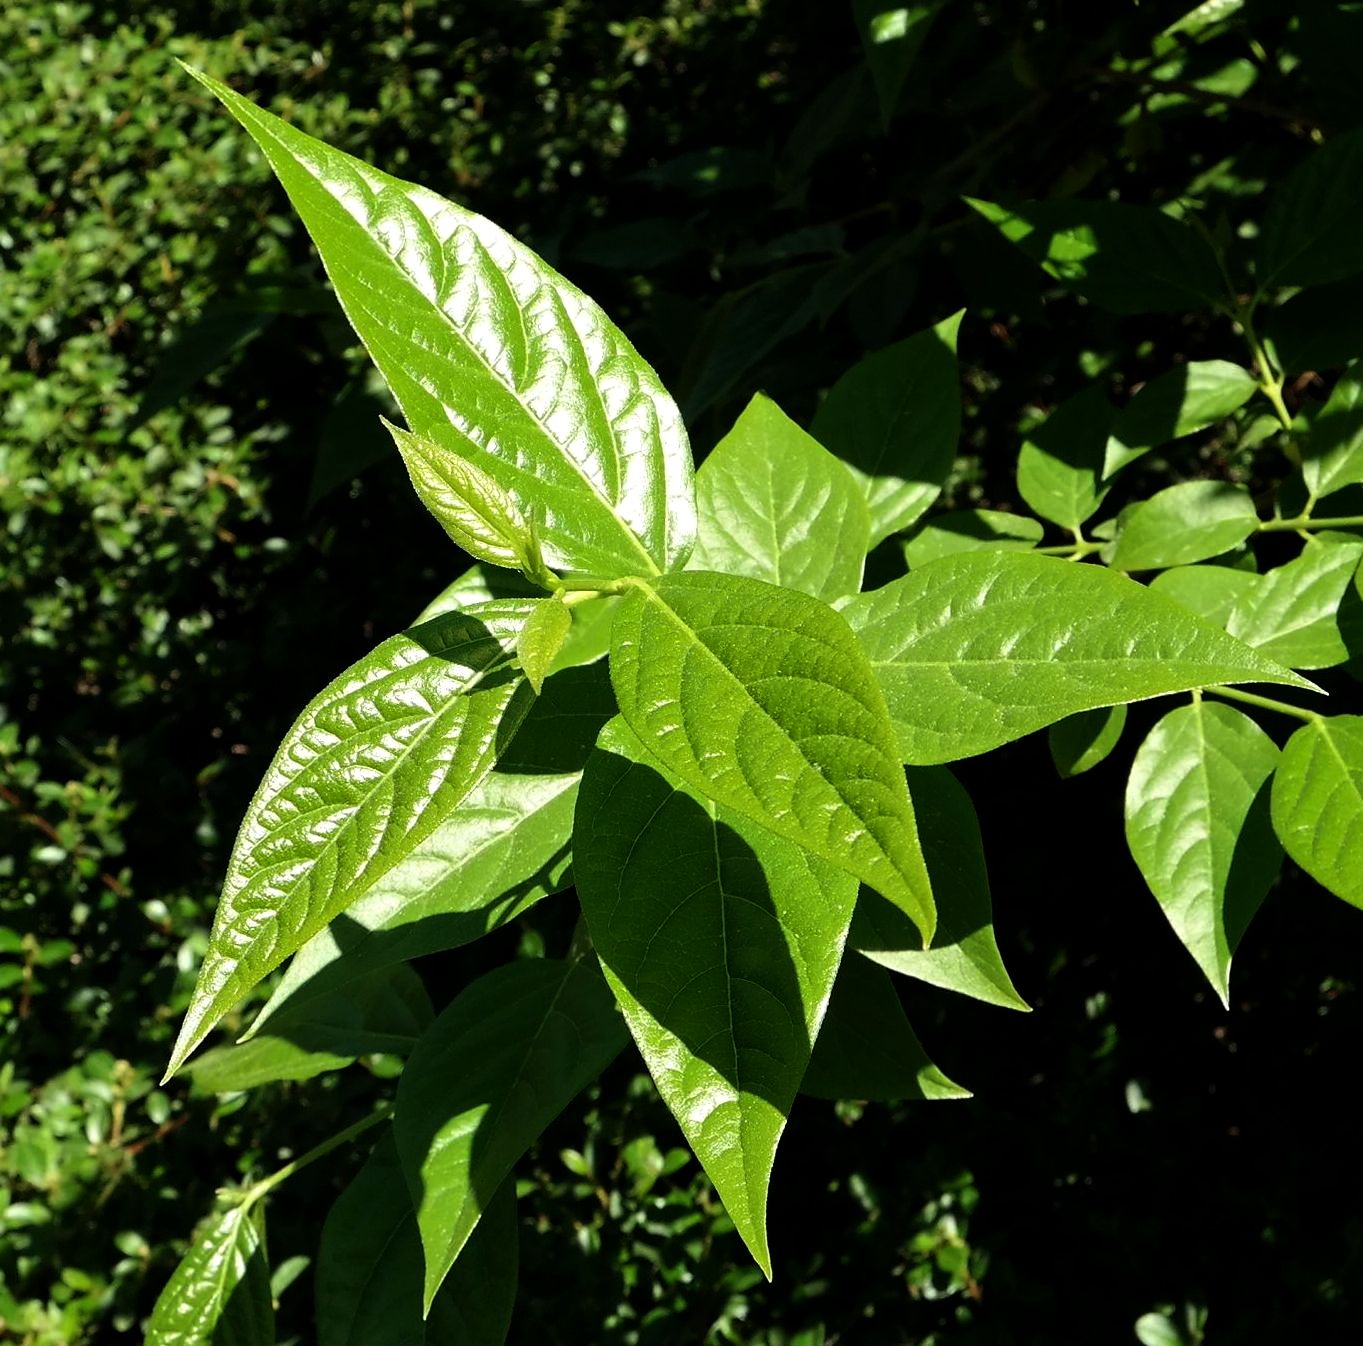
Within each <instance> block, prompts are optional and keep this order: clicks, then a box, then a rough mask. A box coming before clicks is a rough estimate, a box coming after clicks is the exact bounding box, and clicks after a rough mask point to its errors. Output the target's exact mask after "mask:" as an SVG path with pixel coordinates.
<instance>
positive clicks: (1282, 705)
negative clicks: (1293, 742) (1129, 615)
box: [1202, 687, 1320, 724]
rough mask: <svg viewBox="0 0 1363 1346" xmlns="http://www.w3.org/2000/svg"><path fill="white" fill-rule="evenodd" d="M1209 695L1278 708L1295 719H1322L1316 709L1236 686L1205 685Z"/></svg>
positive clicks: (1279, 712)
mask: <svg viewBox="0 0 1363 1346" xmlns="http://www.w3.org/2000/svg"><path fill="white" fill-rule="evenodd" d="M1202 690H1203V691H1204V692H1206V694H1207V695H1208V696H1220V697H1224V698H1225V699H1226V700H1227V701H1243V702H1244V703H1245V705H1247V706H1258V707H1260V709H1262V710H1276V711H1277V712H1278V714H1280V715H1290V716H1291V717H1292V718H1293V719H1294V720H1305V721H1306V722H1307V724H1310V723H1311V722H1312V721H1313V720H1318V719H1320V716H1319V715H1318V714H1317V713H1316V712H1315V711H1314V710H1303V709H1302V708H1301V707H1300V706H1291V705H1288V703H1287V702H1286V701H1275V700H1274V699H1273V698H1272V697H1271V696H1260V695H1259V694H1258V693H1257V692H1242V691H1240V690H1239V689H1238V688H1236V687H1204V688H1203V689H1202Z"/></svg>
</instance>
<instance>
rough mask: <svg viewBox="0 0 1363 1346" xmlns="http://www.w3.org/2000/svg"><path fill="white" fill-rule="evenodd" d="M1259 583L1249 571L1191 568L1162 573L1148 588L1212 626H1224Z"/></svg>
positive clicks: (1259, 579) (1214, 567)
mask: <svg viewBox="0 0 1363 1346" xmlns="http://www.w3.org/2000/svg"><path fill="white" fill-rule="evenodd" d="M1260 581H1261V577H1260V576H1259V575H1256V574H1255V573H1254V572H1253V571H1252V570H1232V569H1231V567H1230V566H1206V565H1193V566H1175V567H1174V568H1173V569H1172V570H1163V571H1161V572H1160V573H1159V574H1158V575H1156V576H1155V577H1154V579H1152V580H1151V581H1150V586H1149V587H1150V588H1151V589H1152V590H1153V591H1154V592H1155V593H1158V594H1163V595H1164V597H1166V598H1171V599H1173V601H1174V602H1175V603H1177V604H1178V605H1179V606H1180V607H1184V608H1187V609H1188V611H1189V612H1195V613H1197V615H1198V616H1199V617H1202V618H1204V619H1205V620H1207V621H1209V622H1211V623H1212V624H1213V625H1214V626H1225V624H1226V623H1227V622H1228V621H1230V615H1231V611H1232V610H1233V609H1234V607H1235V605H1236V604H1237V603H1238V602H1239V601H1240V599H1242V598H1243V597H1244V596H1245V595H1246V594H1251V593H1253V592H1254V590H1255V589H1256V588H1258V586H1259V583H1260Z"/></svg>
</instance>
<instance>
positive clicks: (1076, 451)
mask: <svg viewBox="0 0 1363 1346" xmlns="http://www.w3.org/2000/svg"><path fill="white" fill-rule="evenodd" d="M1115 415H1116V412H1115V411H1114V410H1113V408H1112V403H1110V402H1109V401H1108V400H1107V397H1106V396H1105V395H1104V393H1103V390H1102V389H1101V388H1097V387H1089V388H1085V389H1084V390H1083V392H1081V393H1077V394H1076V395H1075V396H1074V397H1071V398H1069V399H1068V400H1066V401H1064V402H1062V403H1061V404H1060V405H1059V406H1058V407H1056V409H1055V410H1054V411H1053V412H1051V414H1050V416H1048V417H1047V418H1046V420H1045V421H1043V422H1042V423H1041V425H1039V426H1038V427H1037V428H1036V429H1035V430H1033V431H1032V433H1031V435H1030V436H1029V437H1028V439H1027V441H1026V443H1024V444H1023V446H1022V450H1021V452H1020V453H1019V454H1018V490H1019V492H1020V493H1021V495H1022V498H1023V499H1024V500H1025V501H1026V502H1027V503H1028V504H1029V505H1030V506H1031V507H1032V508H1033V509H1034V510H1036V512H1037V513H1038V514H1040V515H1041V517H1042V518H1043V519H1050V520H1051V522H1052V523H1058V524H1060V526H1061V527H1062V528H1078V527H1079V525H1080V524H1081V523H1083V522H1084V521H1085V520H1086V519H1088V518H1089V517H1090V516H1091V515H1092V514H1093V513H1094V511H1095V510H1096V509H1097V508H1098V506H1099V505H1101V504H1102V503H1103V498H1104V497H1105V496H1106V495H1107V491H1108V488H1107V486H1106V485H1105V484H1104V483H1103V454H1104V452H1105V450H1106V448H1107V442H1108V434H1109V432H1110V430H1111V427H1112V422H1113V418H1114V416H1115Z"/></svg>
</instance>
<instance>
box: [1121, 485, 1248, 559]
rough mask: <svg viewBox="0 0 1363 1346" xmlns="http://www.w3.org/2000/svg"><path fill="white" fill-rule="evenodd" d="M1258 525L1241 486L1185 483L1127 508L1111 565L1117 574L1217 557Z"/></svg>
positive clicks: (1123, 515)
mask: <svg viewBox="0 0 1363 1346" xmlns="http://www.w3.org/2000/svg"><path fill="white" fill-rule="evenodd" d="M1258 527H1259V516H1258V514H1257V513H1256V512H1255V509H1254V500H1253V498H1252V497H1251V496H1250V493H1249V492H1248V491H1247V490H1246V489H1245V488H1244V487H1243V486H1231V485H1229V484H1228V483H1226V482H1224V481H1185V482H1180V483H1179V484H1178V485H1177V486H1166V487H1165V489H1164V490H1162V491H1157V492H1156V493H1155V494H1154V495H1152V496H1151V497H1150V499H1149V500H1143V501H1141V503H1140V504H1138V505H1133V506H1132V507H1131V508H1130V509H1129V510H1123V511H1122V515H1121V527H1120V528H1119V530H1118V532H1117V540H1116V543H1115V544H1114V546H1113V549H1112V559H1111V562H1110V564H1112V565H1113V566H1115V567H1116V569H1118V570H1162V569H1164V568H1165V567H1166V566H1182V565H1190V564H1191V563H1192V562H1194V561H1205V560H1206V559H1207V558H1208V557H1209V556H1219V555H1220V554H1221V553H1222V552H1226V551H1229V550H1230V549H1231V548H1232V547H1236V546H1239V544H1240V543H1242V542H1243V541H1244V540H1245V539H1246V538H1248V537H1252V536H1253V535H1254V533H1255V532H1256V531H1257V530H1258Z"/></svg>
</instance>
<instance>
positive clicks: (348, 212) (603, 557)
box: [191, 71, 695, 575]
mask: <svg viewBox="0 0 1363 1346" xmlns="http://www.w3.org/2000/svg"><path fill="white" fill-rule="evenodd" d="M191 73H192V74H194V76H195V78H196V79H198V80H199V82H200V83H202V84H203V85H204V86H205V87H206V88H208V89H209V90H211V91H212V92H213V93H214V94H215V95H217V97H218V98H220V99H221V100H222V102H223V103H224V104H225V105H226V106H227V108H228V109H229V110H230V111H231V112H232V114H233V115H234V116H235V117H236V118H237V120H238V121H240V122H241V124H242V125H243V126H244V127H245V128H246V130H247V131H248V132H249V133H250V134H251V136H252V137H253V138H254V139H255V141H256V143H257V144H258V145H259V146H260V148H261V149H262V150H263V151H264V153H265V157H266V158H267V159H268V160H269V161H270V166H271V167H272V168H273V169H274V171H275V173H276V175H277V176H278V177H279V180H280V182H281V183H283V185H284V188H285V190H286V191H287V192H288V193H289V198H290V200H291V201H292V202H293V205H294V208H295V209H296V210H297V211H298V213H299V215H300V216H301V217H302V220H303V223H304V225H306V227H307V230H308V232H309V233H310V234H311V235H312V238H313V241H314V243H315V244H316V245H317V248H318V251H319V252H320V253H321V254H322V261H323V263H324V264H325V266H326V268H327V273H328V275H329V276H330V278H331V282H332V284H333V285H334V286H335V287H336V293H337V297H338V298H339V299H340V301H341V306H342V307H343V308H344V309H345V312H346V316H347V317H348V318H349V319H350V322H351V324H352V326H353V327H354V328H355V330H356V332H357V333H358V334H359V336H360V339H361V340H362V341H363V342H364V344H365V346H366V347H367V348H368V349H369V352H370V354H371V355H372V356H373V358H374V361H375V363H376V364H377V365H378V367H379V369H380V371H381V372H382V373H383V376H384V378H385V380H386V381H387V383H388V386H389V387H390V388H391V389H392V392H393V396H394V397H395V398H396V399H397V402H398V405H399V406H400V407H401V408H402V412H403V415H404V416H405V417H406V419H407V424H408V425H409V426H410V428H411V430H412V431H413V433H415V434H417V435H421V436H423V437H425V438H426V439H429V440H431V441H433V442H434V443H435V444H436V445H438V446H439V447H440V448H441V449H442V450H444V451H446V452H447V453H449V454H450V455H451V456H452V457H453V458H459V459H465V460H467V461H469V462H471V463H473V464H474V466H475V467H477V468H481V469H482V470H483V472H485V473H486V474H487V475H488V476H489V477H491V478H492V479H493V480H494V481H496V482H497V483H498V484H499V485H500V486H501V487H502V488H503V490H504V491H505V492H506V493H507V495H508V496H509V497H510V498H511V500H512V501H513V502H514V503H515V505H516V506H517V508H518V509H519V510H520V513H521V514H522V515H523V516H524V517H525V518H526V519H528V520H529V521H530V522H531V523H532V524H533V525H534V527H535V531H536V533H537V534H538V536H539V537H540V539H541V541H542V543H543V546H544V554H545V559H546V561H547V562H548V563H549V564H550V565H551V566H554V567H556V568H568V569H576V570H587V571H593V572H599V573H605V574H609V575H618V574H643V575H649V574H653V573H655V572H657V571H659V570H665V569H668V568H671V567H674V566H677V565H680V564H681V563H682V562H683V561H684V560H685V559H686V556H687V554H688V552H689V551H690V548H691V541H692V535H693V532H694V523H695V515H694V509H693V506H692V500H691V460H690V451H689V449H688V447H687V441H686V432H685V430H684V428H683V426H682V422H681V417H680V415H679V413H678V411H677V408H676V405H675V404H674V403H673V401H672V399H671V398H670V397H669V396H668V394H667V392H666V391H665V390H664V389H663V386H662V384H661V383H660V382H659V381H658V378H657V375H655V374H654V373H653V371H652V370H651V369H650V368H649V367H648V365H647V364H645V363H644V361H643V360H642V359H641V358H640V356H639V355H638V353H637V352H636V351H635V350H634V348H633V347H632V346H631V345H630V343H629V341H628V340H627V339H626V338H625V337H624V335H623V334H622V333H621V332H620V331H619V330H618V329H617V328H616V327H615V326H614V325H613V324H612V323H611V322H610V320H609V319H608V318H607V317H606V316H605V314H604V313H602V312H601V310H600V309H599V308H598V307H597V306H596V305H595V304H594V303H592V301H591V300H590V299H588V298H587V297H586V295H584V294H583V293H582V292H581V291H580V290H579V289H577V287H576V286H574V285H571V284H569V283H568V282H567V281H566V280H564V279H563V277H562V276H560V275H558V274H557V273H556V272H555V271H553V270H552V269H551V268H550V267H548V266H546V265H545V264H544V262H542V261H541V260H540V259H539V258H538V257H536V256H535V254H534V253H532V252H531V251H530V250H529V249H528V248H526V247H524V246H523V245H521V244H520V243H518V242H516V240H515V239H513V238H512V237H511V236H510V235H509V234H507V233H505V232H504V231H503V230H501V229H499V228H497V226H496V225H494V224H492V223H491V221H489V220H485V219H483V218H482V217H481V216H479V215H475V214H473V213H472V212H470V211H468V210H465V209H463V208H462V207H460V206H456V205H454V204H453V203H451V202H449V201H445V200H442V199H441V198H440V197H438V196H436V195H435V194H434V193H433V192H429V191H427V190H425V189H424V188H422V187H416V186H413V185H412V184H410V183H406V182H403V181H402V180H400V179H399V178H394V177H390V176H389V175H388V174H387V173H381V172H379V171H378V170H377V169H374V168H371V167H370V166H369V165H368V164H365V163H362V162H361V161H360V160H358V159H354V158H351V156H350V155H348V154H343V153H342V152H341V151H340V150H336V149H332V148H331V147H330V146H328V145H325V144H323V143H322V142H321V141H319V140H315V139H313V138H312V137H311V136H308V135H305V134H304V133H303V132H302V131H299V130H298V129H297V128H295V127H293V126H290V125H289V124H288V123H287V122H285V121H281V120H280V119H279V118H278V117H275V116H274V115H272V114H271V113H268V112H266V111H264V110H263V109H262V108H259V107H257V106H256V105H255V104H254V103H252V102H251V101H250V100H249V99H246V98H243V97H242V96H241V95H240V94H237V93H233V92H232V90H231V89H229V88H227V87H226V86H225V85H223V84H220V83H219V82H218V81H217V80H212V79H209V78H208V77H207V76H205V75H202V74H199V73H198V72H196V71H191Z"/></svg>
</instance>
